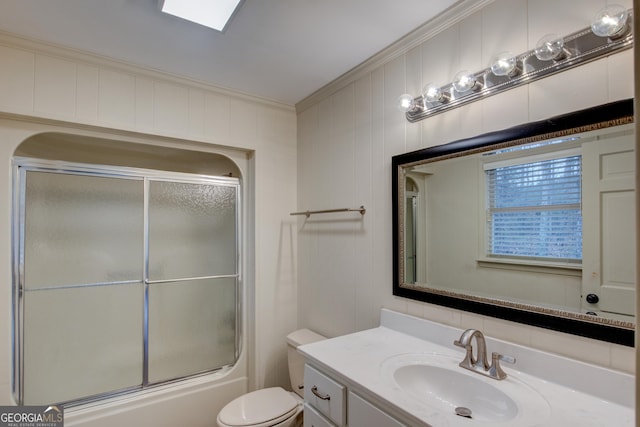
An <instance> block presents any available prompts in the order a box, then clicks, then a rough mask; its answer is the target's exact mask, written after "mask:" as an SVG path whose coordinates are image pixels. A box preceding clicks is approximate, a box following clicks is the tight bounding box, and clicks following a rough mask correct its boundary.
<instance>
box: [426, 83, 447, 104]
mask: <svg viewBox="0 0 640 427" xmlns="http://www.w3.org/2000/svg"><path fill="white" fill-rule="evenodd" d="M422 96H423V97H424V99H425V101H427V102H431V103H434V102H441V103H445V102H447V101H448V100H449V94H448V93H446V92H443V91H442V89H440V88H439V87H438V86H436V85H435V84H433V83H429V84H428V85H426V86H425V87H424V89H423V90H422Z"/></svg>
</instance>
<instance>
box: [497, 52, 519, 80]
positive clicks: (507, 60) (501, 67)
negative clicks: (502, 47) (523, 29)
mask: <svg viewBox="0 0 640 427" xmlns="http://www.w3.org/2000/svg"><path fill="white" fill-rule="evenodd" d="M491 72H492V73H493V74H495V75H496V76H507V77H515V76H517V75H518V74H520V73H521V72H522V65H521V64H520V63H519V60H518V58H517V57H516V56H515V55H514V54H513V53H511V52H506V51H505V52H500V53H498V54H496V55H495V56H494V57H493V59H492V60H491Z"/></svg>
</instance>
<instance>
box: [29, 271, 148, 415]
mask: <svg viewBox="0 0 640 427" xmlns="http://www.w3.org/2000/svg"><path fill="white" fill-rule="evenodd" d="M24 309H25V313H26V315H25V320H24V350H23V352H24V354H23V357H24V365H25V366H27V367H28V369H25V371H24V386H23V392H24V404H25V405H48V404H51V403H57V402H65V401H69V400H74V399H78V398H83V397H87V396H92V395H96V394H100V393H105V392H109V391H113V390H120V389H125V388H128V387H135V386H140V385H141V384H142V363H143V347H142V342H141V341H142V340H141V337H142V330H143V329H142V328H143V326H142V319H143V288H142V283H137V284H135V283H134V284H123V285H110V286H87V287H76V288H67V289H48V290H40V291H27V292H25V295H24Z"/></svg>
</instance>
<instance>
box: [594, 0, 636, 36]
mask: <svg viewBox="0 0 640 427" xmlns="http://www.w3.org/2000/svg"><path fill="white" fill-rule="evenodd" d="M628 18H629V11H628V10H627V9H625V8H624V7H623V6H620V5H619V4H611V5H609V6H607V7H605V8H604V9H601V10H600V11H598V13H597V14H596V16H595V17H594V18H593V21H592V23H591V31H593V34H595V35H596V36H600V37H613V38H617V37H622V36H623V35H624V34H625V33H626V30H627V19H628Z"/></svg>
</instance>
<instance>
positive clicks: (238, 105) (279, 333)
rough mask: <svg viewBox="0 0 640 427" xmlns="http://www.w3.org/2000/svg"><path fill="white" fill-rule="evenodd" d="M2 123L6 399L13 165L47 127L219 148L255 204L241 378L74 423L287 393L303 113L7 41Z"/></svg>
mask: <svg viewBox="0 0 640 427" xmlns="http://www.w3.org/2000/svg"><path fill="white" fill-rule="evenodd" d="M2 118H4V119H3V120H0V134H1V136H2V138H1V139H0V141H1V142H0V162H1V163H2V165H3V167H2V168H0V169H1V170H3V171H4V173H2V174H1V175H0V200H2V202H1V203H0V224H3V226H2V227H0V277H2V281H3V283H4V284H5V285H4V286H3V287H2V288H1V289H0V307H2V308H1V310H2V312H3V313H4V315H3V316H0V362H2V363H0V366H2V367H3V368H2V369H1V370H0V404H11V403H12V402H13V400H12V397H11V366H12V364H11V285H10V284H11V281H12V277H11V233H10V227H11V167H10V166H11V163H10V162H11V156H12V153H13V151H14V150H15V147H17V145H19V143H20V142H21V141H23V140H24V139H26V138H27V137H28V136H30V135H33V134H37V133H39V132H43V131H62V132H68V133H81V134H88V135H91V136H96V137H106V138H112V139H124V140H128V141H133V142H140V143H151V144H154V143H158V144H162V145H168V146H174V147H183V148H190V149H200V150H205V151H207V150H208V149H207V148H203V146H207V145H211V146H213V145H215V147H217V148H216V150H217V151H221V152H223V153H226V154H227V155H229V156H230V157H231V158H233V159H234V160H235V161H236V162H237V163H238V164H239V166H240V167H241V169H242V172H243V174H244V176H243V179H245V180H246V181H245V183H246V184H247V186H246V188H251V187H253V189H254V192H255V195H254V193H253V192H252V193H251V194H249V195H248V197H247V204H248V206H246V208H247V212H248V213H249V216H248V220H249V222H250V223H249V227H248V228H247V229H246V230H245V231H246V232H247V234H248V235H247V236H245V237H246V239H247V242H248V243H249V244H248V251H247V253H248V259H247V261H248V264H249V267H251V268H248V269H247V275H246V276H245V277H244V280H245V292H246V294H245V297H246V301H247V307H246V313H247V317H246V321H247V322H246V328H245V332H246V333H245V336H244V338H245V354H244V355H243V358H242V359H241V361H240V364H239V366H238V368H237V369H236V370H235V371H234V373H233V375H231V376H230V377H228V381H227V380H225V379H221V380H217V381H214V382H213V383H212V382H206V381H205V382H203V381H201V380H198V381H194V382H192V383H190V385H189V387H186V388H174V389H172V390H169V391H166V392H163V393H159V394H155V395H153V394H152V395H149V394H148V395H146V396H145V397H144V398H142V399H139V400H136V401H135V402H131V401H126V400H125V401H123V402H119V403H115V404H113V405H110V406H108V407H102V408H99V409H95V410H90V411H83V412H81V413H77V414H75V416H72V415H71V414H68V417H67V420H66V421H67V424H69V425H83V426H112V425H121V426H126V425H132V426H133V425H158V426H162V425H167V426H169V425H190V426H200V425H203V426H204V425H212V423H215V421H214V420H215V416H216V414H217V412H218V409H219V408H221V407H222V406H223V405H224V404H226V403H227V402H228V401H229V400H231V398H233V397H235V396H236V395H238V394H240V393H243V392H245V391H246V390H247V389H248V388H254V387H256V388H257V387H263V386H273V385H283V386H288V381H289V379H288V371H287V364H286V340H285V336H286V334H287V333H289V332H291V331H292V330H294V329H295V328H296V326H297V325H296V320H297V319H296V304H295V303H296V299H297V293H296V292H297V291H296V272H295V265H296V249H297V248H296V239H297V237H296V228H295V226H293V224H294V223H293V222H292V221H291V220H290V216H289V212H292V211H294V210H295V209H296V205H297V203H296V189H297V187H296V180H295V177H296V150H297V148H296V116H295V112H294V109H293V107H292V106H287V105H282V104H278V103H274V102H270V101H267V100H261V99H255V98H252V97H248V96H246V95H242V94H238V93H234V92H231V91H227V90H223V89H220V88H213V87H208V86H205V85H202V84H200V83H197V82H192V81H186V80H181V79H178V78H175V77H171V76H167V75H162V74H160V73H156V72H151V71H148V70H142V69H138V68H135V67H132V66H128V65H125V64H120V63H115V62H112V61H108V60H106V59H103V58H98V57H95V56H90V55H84V54H82V53H78V52H75V51H70V50H65V49H62V48H58V47H55V46H51V45H46V44H43V43H36V42H33V41H28V40H23V39H18V38H13V37H11V36H10V35H8V34H0V119H2ZM14 119H17V120H14ZM203 144H204V145H203ZM254 265H255V268H252V267H253V266H254ZM253 350H255V353H254V352H253ZM253 354H255V357H248V356H252V355H253ZM225 381H227V382H228V384H224V383H225ZM220 384H222V386H219V385H220Z"/></svg>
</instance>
